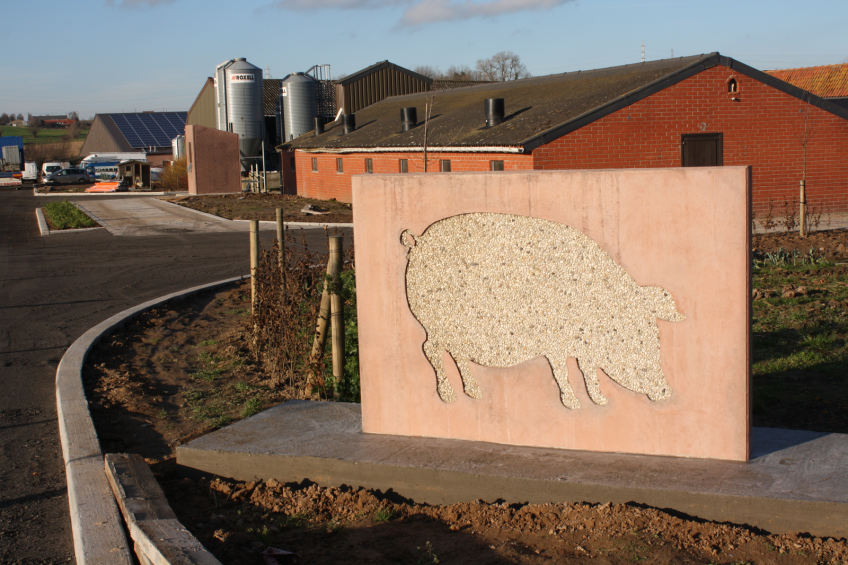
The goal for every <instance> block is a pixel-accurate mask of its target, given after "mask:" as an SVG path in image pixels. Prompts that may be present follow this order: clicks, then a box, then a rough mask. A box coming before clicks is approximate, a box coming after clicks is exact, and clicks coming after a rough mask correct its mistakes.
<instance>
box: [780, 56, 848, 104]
mask: <svg viewBox="0 0 848 565" xmlns="http://www.w3.org/2000/svg"><path fill="white" fill-rule="evenodd" d="M765 72H766V73H768V74H770V75H771V76H773V77H775V78H777V79H780V80H782V81H784V82H788V83H789V84H791V85H794V86H797V87H798V88H803V89H804V90H806V91H808V92H812V93H813V94H815V95H816V96H819V97H821V98H846V97H848V64H842V65H824V66H821V67H804V68H800V69H783V70H777V71H765Z"/></svg>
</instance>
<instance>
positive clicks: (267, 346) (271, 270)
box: [246, 233, 359, 400]
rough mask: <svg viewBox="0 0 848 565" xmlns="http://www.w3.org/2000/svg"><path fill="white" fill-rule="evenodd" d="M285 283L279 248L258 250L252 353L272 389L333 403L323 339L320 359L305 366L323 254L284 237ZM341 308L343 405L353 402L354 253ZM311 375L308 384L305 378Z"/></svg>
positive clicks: (355, 382)
mask: <svg viewBox="0 0 848 565" xmlns="http://www.w3.org/2000/svg"><path fill="white" fill-rule="evenodd" d="M285 240H286V245H285V259H284V262H285V265H286V270H285V279H283V272H282V270H281V269H280V264H279V248H278V246H277V245H278V244H277V243H275V244H274V247H273V249H271V250H263V251H262V252H261V254H260V258H259V265H258V267H257V269H256V285H257V300H256V305H255V308H254V312H253V315H252V317H251V328H250V329H247V330H246V331H250V332H253V339H252V340H249V341H250V343H251V353H252V354H253V356H254V359H255V360H256V362H257V363H259V364H260V365H261V366H262V367H263V369H264V370H265V371H266V372H267V374H268V375H269V376H270V380H271V383H272V384H273V385H274V386H277V387H284V388H287V389H289V392H290V394H291V395H292V397H293V398H314V397H321V398H325V399H332V398H333V391H334V382H333V376H332V363H331V353H330V343H331V342H330V340H329V339H328V340H327V342H326V344H325V348H324V355H323V356H322V357H319V358H318V359H316V360H314V362H313V363H312V364H310V356H311V353H312V342H313V341H314V339H315V327H316V323H317V321H318V311H319V309H320V305H321V293H322V291H323V289H324V281H325V278H326V270H327V260H328V255H327V254H326V253H315V252H312V251H309V250H308V249H306V245H305V243H306V242H305V241H301V242H300V243H298V241H297V240H296V239H295V238H294V237H292V236H291V235H288V233H287V234H286V236H285ZM337 290H338V291H339V292H340V293H341V294H342V297H343V298H344V302H345V349H346V352H347V355H346V362H345V375H344V376H345V385H344V390H342V398H343V399H344V400H358V397H359V364H358V355H357V353H358V336H357V329H356V328H357V327H356V302H355V300H356V297H355V295H356V290H355V282H354V271H353V247H351V248H350V249H348V251H347V252H346V253H345V268H344V270H343V272H342V288H340V289H337ZM310 373H312V374H313V375H314V378H313V381H312V382H311V383H308V382H307V381H308V378H307V376H308V375H309V374H310Z"/></svg>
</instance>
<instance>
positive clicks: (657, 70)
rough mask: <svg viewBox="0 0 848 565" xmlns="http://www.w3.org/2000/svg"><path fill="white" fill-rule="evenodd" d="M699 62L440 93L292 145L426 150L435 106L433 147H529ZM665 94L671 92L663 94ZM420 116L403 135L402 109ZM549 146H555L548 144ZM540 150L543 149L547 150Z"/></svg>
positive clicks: (386, 107)
mask: <svg viewBox="0 0 848 565" xmlns="http://www.w3.org/2000/svg"><path fill="white" fill-rule="evenodd" d="M717 57H718V54H717V53H713V54H710V55H698V56H694V57H681V58H677V59H665V60H660V61H651V62H647V63H636V64H632V65H624V66H620V67H612V68H608V69H599V70H592V71H577V72H571V73H563V74H558V75H550V76H544V77H535V78H529V79H523V80H516V81H510V82H495V83H489V84H481V85H477V86H469V87H465V88H457V89H453V90H446V91H440V92H436V93H433V92H432V91H431V92H424V93H418V94H409V95H405V96H395V97H391V98H387V99H385V100H382V101H381V102H378V103H376V104H373V105H371V106H367V107H365V108H363V109H361V110H360V111H358V112H357V113H356V124H357V128H356V130H355V131H353V132H351V133H349V134H348V135H344V136H342V135H339V134H340V132H341V127H340V124H339V123H338V122H335V123H333V124H330V125H328V126H327V128H326V129H325V133H324V134H322V135H320V136H318V137H314V136H313V135H312V134H311V133H309V134H307V135H304V136H301V137H300V138H298V139H296V140H294V141H292V142H289V143H288V144H286V145H287V146H289V147H292V148H295V149H331V150H332V149H343V148H349V147H350V148H353V147H362V148H376V147H388V148H391V147H415V146H420V145H422V141H423V129H424V128H423V127H422V124H423V121H424V104H425V102H426V101H427V100H428V99H430V98H431V97H432V98H433V99H434V101H435V102H434V106H433V114H432V118H431V121H430V124H429V131H428V145H431V146H442V147H475V146H486V147H489V146H518V145H524V146H525V147H526V146H527V144H528V143H530V142H531V141H532V140H534V139H542V140H543V141H542V142H547V141H544V140H545V139H547V137H548V136H549V135H555V136H557V137H558V136H559V135H563V134H562V133H560V132H559V128H561V127H562V126H563V125H565V124H568V123H570V122H572V121H574V120H576V119H578V118H580V117H581V116H584V115H585V114H587V113H589V112H592V111H594V110H596V109H598V108H601V107H604V106H606V105H608V104H609V103H611V102H613V101H615V100H617V99H620V98H622V97H625V96H628V95H630V94H632V93H634V92H636V91H639V90H642V89H644V88H645V87H646V86H648V85H650V84H652V83H655V82H656V81H659V80H660V79H663V78H666V77H669V76H670V75H674V74H675V73H676V72H678V71H681V70H683V69H686V68H687V67H690V66H693V65H697V64H699V63H701V62H705V61H707V60H708V59H713V58H717ZM663 87H664V86H663ZM487 98H504V100H505V120H504V122H503V123H502V124H500V125H498V126H495V127H492V128H488V129H487V128H485V127H484V126H485V116H484V112H483V103H484V100H485V99H487ZM410 106H415V107H416V108H417V109H418V120H419V125H418V127H415V128H413V129H412V130H410V131H408V132H401V122H400V109H401V108H404V107H410ZM547 140H548V141H549V139H547ZM542 142H539V143H538V144H541V143H542Z"/></svg>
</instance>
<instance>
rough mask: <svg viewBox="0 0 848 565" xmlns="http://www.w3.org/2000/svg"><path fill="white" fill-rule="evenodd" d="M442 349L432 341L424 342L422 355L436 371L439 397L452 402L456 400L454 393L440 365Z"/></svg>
mask: <svg viewBox="0 0 848 565" xmlns="http://www.w3.org/2000/svg"><path fill="white" fill-rule="evenodd" d="M443 351H444V349H442V348H441V347H439V346H438V345H436V344H435V343H433V342H432V341H429V340H428V341H425V342H424V355H426V356H427V360H428V361H430V364H431V365H432V366H433V369H435V371H436V381H437V390H438V391H439V397H441V399H442V400H444V401H445V402H453V401H454V400H456V394H454V392H453V387H452V386H451V384H450V381H449V380H448V377H447V375H445V368H444V367H443V366H442V352H443Z"/></svg>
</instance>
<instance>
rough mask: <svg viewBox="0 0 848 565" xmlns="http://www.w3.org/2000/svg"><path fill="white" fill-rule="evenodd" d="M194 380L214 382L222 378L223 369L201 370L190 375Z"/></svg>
mask: <svg viewBox="0 0 848 565" xmlns="http://www.w3.org/2000/svg"><path fill="white" fill-rule="evenodd" d="M188 376H189V377H191V378H192V379H193V380H197V381H206V382H207V383H211V382H214V381H215V380H217V379H218V377H220V376H221V369H201V370H200V371H195V372H194V373H189V375H188Z"/></svg>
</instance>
